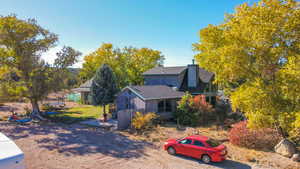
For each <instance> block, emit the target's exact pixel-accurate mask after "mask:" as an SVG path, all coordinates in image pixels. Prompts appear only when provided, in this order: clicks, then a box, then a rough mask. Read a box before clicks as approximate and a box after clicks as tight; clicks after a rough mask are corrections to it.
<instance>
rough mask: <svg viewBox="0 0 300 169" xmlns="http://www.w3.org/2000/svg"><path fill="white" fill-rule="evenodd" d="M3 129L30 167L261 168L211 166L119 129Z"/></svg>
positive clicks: (0, 128) (53, 126) (4, 126)
mask: <svg viewBox="0 0 300 169" xmlns="http://www.w3.org/2000/svg"><path fill="white" fill-rule="evenodd" d="M0 132H3V133H4V134H6V135H7V136H8V137H10V138H12V139H13V140H14V141H15V142H16V144H17V145H18V146H19V147H20V148H21V149H22V150H23V151H24V153H25V160H26V165H27V169H127V168H128V169H144V168H145V169H187V168H188V169H193V168H198V169H199V168H200V169H215V168H226V169H227V168H228V169H251V168H252V169H261V168H259V167H255V166H250V165H249V164H244V163H239V162H235V161H231V160H228V161H225V162H223V163H217V164H212V165H206V164H203V163H201V162H199V161H197V160H194V159H190V158H184V157H180V156H170V155H168V154H167V153H166V152H164V151H163V150H162V149H161V148H159V147H157V146H155V145H153V144H151V143H148V142H145V141H135V140H132V139H129V138H128V137H127V136H124V135H122V134H120V133H118V132H108V131H104V130H102V129H92V128H87V127H84V126H80V125H77V124H74V125H63V124H44V125H39V124H34V125H25V126H15V125H13V124H9V123H7V122H0Z"/></svg>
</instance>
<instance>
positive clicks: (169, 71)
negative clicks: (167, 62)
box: [143, 66, 187, 76]
mask: <svg viewBox="0 0 300 169" xmlns="http://www.w3.org/2000/svg"><path fill="white" fill-rule="evenodd" d="M186 68H187V67H186V66H176V67H161V66H159V67H154V68H152V69H150V70H148V71H146V72H144V73H143V75H146V76H147V75H179V74H180V73H182V72H183V71H184V70H185V69H186Z"/></svg>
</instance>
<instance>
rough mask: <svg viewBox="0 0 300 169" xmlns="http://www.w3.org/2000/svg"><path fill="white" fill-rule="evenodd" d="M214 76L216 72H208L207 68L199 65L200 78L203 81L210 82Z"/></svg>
mask: <svg viewBox="0 0 300 169" xmlns="http://www.w3.org/2000/svg"><path fill="white" fill-rule="evenodd" d="M213 76H214V73H212V72H208V71H207V70H205V69H203V68H201V67H199V78H200V79H201V81H202V82H204V83H208V82H209V81H210V80H211V78H212V77H213Z"/></svg>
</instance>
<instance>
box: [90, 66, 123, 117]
mask: <svg viewBox="0 0 300 169" xmlns="http://www.w3.org/2000/svg"><path fill="white" fill-rule="evenodd" d="M117 92H118V88H117V85H116V76H115V74H114V72H113V71H112V69H111V68H110V67H109V66H108V65H107V64H103V65H102V66H101V67H100V68H98V70H97V72H96V74H95V76H94V79H93V82H92V87H91V101H92V104H93V105H95V106H97V105H101V106H102V107H103V115H104V117H106V115H107V114H106V111H105V107H106V105H107V104H109V103H113V101H114V99H115V95H116V94H117Z"/></svg>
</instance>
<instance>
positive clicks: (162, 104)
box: [158, 100, 165, 112]
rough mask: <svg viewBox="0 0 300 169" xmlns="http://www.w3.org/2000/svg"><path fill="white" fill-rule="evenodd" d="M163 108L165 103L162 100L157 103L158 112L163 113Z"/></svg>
mask: <svg viewBox="0 0 300 169" xmlns="http://www.w3.org/2000/svg"><path fill="white" fill-rule="evenodd" d="M164 107H165V102H164V100H162V101H160V102H158V112H164V110H165V108H164Z"/></svg>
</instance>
